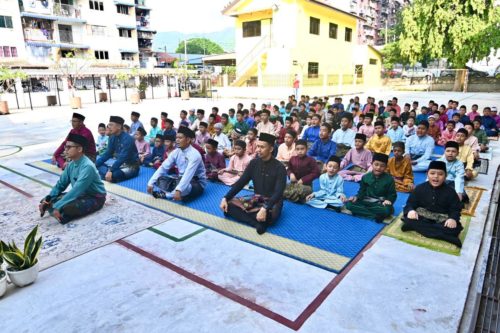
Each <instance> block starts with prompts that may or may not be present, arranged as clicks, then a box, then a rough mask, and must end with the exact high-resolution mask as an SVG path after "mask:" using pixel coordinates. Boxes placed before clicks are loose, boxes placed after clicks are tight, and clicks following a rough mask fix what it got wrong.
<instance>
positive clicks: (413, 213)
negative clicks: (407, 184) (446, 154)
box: [401, 161, 463, 247]
mask: <svg viewBox="0 0 500 333" xmlns="http://www.w3.org/2000/svg"><path fill="white" fill-rule="evenodd" d="M427 179H428V181H427V182H425V183H423V184H420V185H418V186H417V187H416V188H415V190H414V191H413V192H412V193H411V194H410V197H409V198H408V201H407V202H406V206H405V208H404V211H403V214H404V218H403V222H404V224H403V226H402V227H401V230H403V231H410V230H414V231H416V232H418V233H419V234H421V235H423V236H425V237H429V238H436V239H440V240H444V241H447V242H450V243H452V244H455V245H456V246H458V247H462V242H461V241H460V239H459V238H458V236H459V235H460V232H461V231H462V229H463V227H462V225H461V224H460V211H461V210H462V204H461V203H460V200H459V198H458V195H457V193H456V192H455V190H454V189H453V188H451V187H450V186H448V185H446V183H445V180H446V164H445V162H443V161H432V162H431V163H430V164H429V169H428V171H427Z"/></svg>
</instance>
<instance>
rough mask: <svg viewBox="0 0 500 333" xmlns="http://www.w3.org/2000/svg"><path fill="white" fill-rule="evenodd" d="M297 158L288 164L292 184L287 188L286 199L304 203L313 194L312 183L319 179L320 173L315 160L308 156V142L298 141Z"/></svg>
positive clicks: (296, 147)
mask: <svg viewBox="0 0 500 333" xmlns="http://www.w3.org/2000/svg"><path fill="white" fill-rule="evenodd" d="M295 151H296V156H292V157H291V158H290V161H289V163H288V170H287V172H288V177H290V183H289V184H288V185H287V186H286V188H285V192H284V197H285V198H286V199H288V200H290V201H293V202H304V201H305V200H306V197H307V196H308V195H309V194H311V193H312V182H313V180H315V179H316V178H318V177H319V175H320V172H319V168H318V166H317V164H316V161H315V160H314V158H312V157H310V156H307V155H306V151H307V142H306V141H305V140H299V141H297V144H296V145H295Z"/></svg>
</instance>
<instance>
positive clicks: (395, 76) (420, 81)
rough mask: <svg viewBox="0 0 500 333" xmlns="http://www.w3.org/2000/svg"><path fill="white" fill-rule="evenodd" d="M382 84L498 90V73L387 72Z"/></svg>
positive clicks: (465, 71)
mask: <svg viewBox="0 0 500 333" xmlns="http://www.w3.org/2000/svg"><path fill="white" fill-rule="evenodd" d="M384 76H385V77H383V85H385V86H389V87H390V88H392V89H395V90H426V91H463V92H500V74H499V73H498V72H486V71H478V70H472V69H468V70H457V69H425V70H415V71H402V72H387V73H385V75H384Z"/></svg>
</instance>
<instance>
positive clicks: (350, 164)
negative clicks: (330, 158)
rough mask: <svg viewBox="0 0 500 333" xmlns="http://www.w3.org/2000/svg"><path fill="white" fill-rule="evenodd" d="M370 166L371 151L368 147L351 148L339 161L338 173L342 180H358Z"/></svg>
mask: <svg viewBox="0 0 500 333" xmlns="http://www.w3.org/2000/svg"><path fill="white" fill-rule="evenodd" d="M371 166H372V152H371V151H369V150H368V149H364V148H363V149H361V150H357V149H356V148H351V149H350V150H349V151H348V152H347V154H346V155H345V156H344V159H343V160H342V162H341V163H340V169H341V171H339V175H340V177H342V178H343V179H344V180H353V181H355V182H359V181H360V180H361V177H363V175H364V174H365V173H366V172H367V171H368V169H370V167H371Z"/></svg>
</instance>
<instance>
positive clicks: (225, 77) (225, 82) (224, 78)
mask: <svg viewBox="0 0 500 333" xmlns="http://www.w3.org/2000/svg"><path fill="white" fill-rule="evenodd" d="M222 86H223V87H227V86H229V75H227V74H222Z"/></svg>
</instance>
